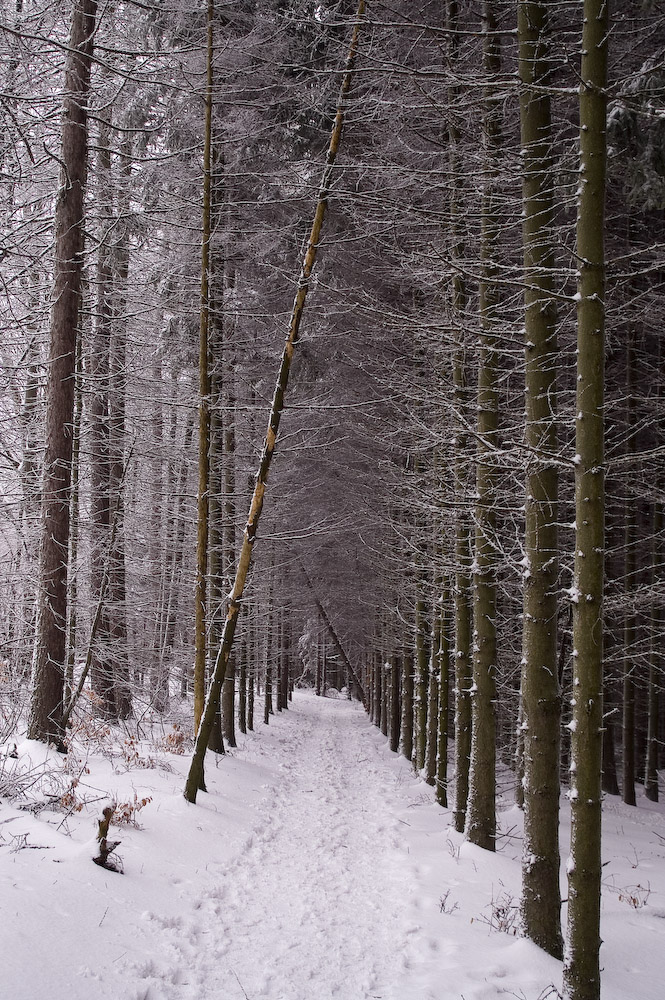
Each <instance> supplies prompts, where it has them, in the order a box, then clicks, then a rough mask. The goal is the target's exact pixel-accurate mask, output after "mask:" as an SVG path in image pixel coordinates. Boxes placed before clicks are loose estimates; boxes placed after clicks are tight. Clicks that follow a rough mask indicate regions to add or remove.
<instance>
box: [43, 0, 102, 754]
mask: <svg viewBox="0 0 665 1000" xmlns="http://www.w3.org/2000/svg"><path fill="white" fill-rule="evenodd" d="M96 13H97V4H96V0H75V2H74V6H73V10H72V21H71V35H70V40H69V48H68V50H67V56H66V62H65V83H64V94H65V97H64V100H63V117H62V154H61V161H62V171H61V178H60V185H61V186H60V191H59V193H58V199H57V203H56V208H55V266H54V290H53V308H52V312H51V322H50V344H49V375H48V386H47V392H46V449H45V453H44V473H43V488H42V528H41V548H40V558H39V599H38V623H37V637H36V644H35V647H36V648H35V658H34V675H33V691H32V702H31V707H30V719H29V723H28V735H29V737H30V738H31V739H38V740H43V741H49V740H52V741H53V742H55V743H56V744H57V745H58V746H62V737H63V733H62V727H61V718H62V711H63V690H64V678H65V647H66V627H67V554H68V548H69V503H70V487H71V468H72V434H71V427H72V421H73V416H74V385H75V373H76V335H77V331H78V327H79V311H80V298H81V279H82V272H83V220H84V194H85V183H86V172H87V161H88V122H87V107H88V94H89V90H90V66H91V62H92V50H93V34H94V30H95V18H96Z"/></svg>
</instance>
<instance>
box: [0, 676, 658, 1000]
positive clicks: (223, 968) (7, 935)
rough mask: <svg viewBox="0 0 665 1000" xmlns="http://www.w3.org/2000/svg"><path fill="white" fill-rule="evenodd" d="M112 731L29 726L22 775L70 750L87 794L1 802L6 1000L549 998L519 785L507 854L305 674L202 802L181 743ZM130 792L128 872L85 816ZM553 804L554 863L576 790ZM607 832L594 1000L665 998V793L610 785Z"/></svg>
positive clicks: (555, 970) (51, 778)
mask: <svg viewBox="0 0 665 1000" xmlns="http://www.w3.org/2000/svg"><path fill="white" fill-rule="evenodd" d="M112 746H114V747H115V750H114V752H113V753H109V746H108V743H103V744H102V745H101V746H100V747H99V749H98V750H97V751H96V752H95V749H94V747H92V748H88V749H87V751H86V749H85V748H83V747H82V748H81V749H80V750H79V753H80V754H81V756H80V757H79V758H76V757H75V758H74V759H73V760H71V761H66V762H63V761H62V759H61V758H60V756H59V755H56V754H54V753H53V752H52V751H49V750H47V749H46V748H45V747H43V746H42V745H41V744H36V743H31V742H30V741H27V740H26V741H25V742H23V743H21V744H20V745H19V753H20V754H22V760H23V761H24V766H25V767H26V768H27V771H26V773H27V774H29V775H33V773H34V771H33V769H34V768H35V767H36V766H37V765H38V764H39V761H40V760H41V761H42V762H45V765H46V771H45V778H44V782H45V788H46V790H47V791H48V790H49V789H51V787H52V783H53V782H55V781H56V779H57V780H60V781H64V782H69V781H70V780H71V779H70V776H71V774H72V773H73V772H72V768H74V767H76V771H75V772H74V773H76V774H80V777H81V782H80V785H79V786H77V789H78V791H79V792H80V794H81V795H85V796H86V797H87V798H89V799H90V804H89V806H87V807H86V808H84V809H82V810H80V811H76V810H75V811H70V812H69V813H68V814H67V816H65V817H63V812H62V809H56V810H53V811H50V810H47V809H43V810H40V811H39V812H38V814H36V815H35V814H34V813H33V812H32V810H30V809H27V810H25V809H20V808H18V807H17V805H16V804H15V803H7V802H0V901H1V903H2V913H3V926H2V935H1V937H0V950H1V952H2V958H3V966H2V973H3V974H2V980H0V1000H5V998H6V1000H35V998H36V997H40V996H43V995H44V993H45V992H46V993H48V996H49V998H50V1000H513V998H515V997H517V998H520V1000H546V998H548V1000H554V998H555V997H556V996H557V995H558V994H557V989H560V986H561V964H560V963H559V962H556V961H555V960H554V959H552V958H550V957H549V956H547V955H545V954H544V953H543V952H542V951H540V950H539V949H538V948H537V947H536V946H535V945H534V944H532V943H531V942H530V941H527V940H525V939H523V938H520V937H519V936H516V930H517V928H516V926H515V925H514V924H510V922H509V920H508V922H506V918H510V917H511V916H515V915H516V907H517V900H518V898H519V892H520V855H521V823H522V816H521V813H520V812H519V810H517V809H516V808H515V807H514V805H513V804H512V801H511V798H510V796H507V797H506V800H504V801H503V802H501V801H500V803H499V809H500V812H499V828H500V834H499V837H498V840H497V853H496V854H494V853H489V852H487V851H482V850H480V848H476V847H473V846H472V845H471V844H469V843H466V842H465V841H464V839H463V837H462V836H461V834H457V833H455V832H454V831H453V830H452V829H451V828H450V826H449V823H450V813H449V812H448V811H447V810H445V809H441V808H439V806H437V805H436V803H435V802H434V796H433V791H432V789H431V788H428V787H427V786H426V785H424V784H423V783H422V781H421V780H420V779H419V778H418V777H416V776H415V775H414V773H413V769H412V767H411V765H410V764H409V763H408V762H407V761H406V760H405V759H404V758H403V757H400V756H398V755H396V754H392V753H390V750H389V749H388V746H387V741H386V739H385V737H383V736H382V735H381V734H380V733H379V732H378V730H377V729H375V728H374V726H372V725H371V724H370V723H369V721H368V719H367V716H366V715H365V713H364V712H363V710H362V708H361V707H360V706H359V705H357V704H351V703H350V702H347V701H334V700H329V699H321V698H316V697H315V696H314V695H313V694H312V693H311V692H297V693H296V699H295V701H294V703H293V706H292V708H291V709H290V710H289V711H288V712H284V713H282V714H280V715H277V716H275V717H274V719H273V720H272V721H271V725H270V727H269V728H266V727H265V726H263V724H260V725H259V726H258V727H257V732H255V733H253V734H248V735H247V737H243V738H242V739H241V741H240V746H239V747H238V750H237V751H236V752H234V754H233V755H228V756H227V757H226V758H223V759H222V760H221V761H219V762H218V765H217V767H215V762H214V758H212V755H211V759H209V761H208V764H207V779H208V787H209V790H210V794H208V795H200V796H199V801H198V803H197V805H196V806H191V805H189V804H188V803H186V802H185V800H184V798H183V795H182V788H183V781H184V774H185V772H186V770H187V767H188V763H189V762H188V759H187V758H186V757H182V756H174V755H173V754H170V753H169V754H167V753H164V752H162V753H161V755H160V754H159V751H158V750H156V747H155V743H154V741H153V742H150V743H146V744H144V745H142V746H141V747H139V749H140V751H141V755H142V757H141V758H140V759H139V756H138V751H137V745H136V744H134V743H132V744H131V745H130V747H129V750H130V754H129V759H127V755H124V756H123V755H122V754H119V753H118V750H119V745H118V744H112ZM84 754H85V756H84ZM77 760H78V763H77ZM141 761H142V762H141ZM65 764H66V766H67V767H68V768H69V770H68V771H67V772H66V774H65V773H63V774H62V776H61V778H60V779H58V778H57V776H58V774H59V773H60V772H59V771H58V769H60V771H62V769H63V767H64V766H65ZM83 768H84V770H82V769H83ZM56 787H60V788H62V784H61V785H59V786H56ZM134 796H136V797H137V798H138V799H139V800H141V799H143V798H144V797H145V798H146V803H147V804H146V807H145V809H142V810H141V812H140V815H139V817H138V819H139V825H138V826H134V827H132V826H129V827H128V826H122V827H117V828H116V829H117V832H118V837H119V839H120V840H121V841H122V843H121V846H120V850H119V853H121V855H122V858H123V861H124V866H125V875H124V876H119V875H116V874H112V873H110V872H107V871H104V870H103V869H101V868H98V867H97V866H95V865H93V864H92V862H91V857H92V856H93V854H94V853H95V852H96V850H97V844H96V841H95V838H94V835H93V831H94V830H96V818H97V816H98V815H99V809H100V803H102V802H107V801H109V800H111V799H112V800H115V801H117V802H119V803H121V802H132V801H134ZM562 818H563V822H562V831H561V832H562V848H563V858H562V867H563V865H565V859H566V856H567V842H568V835H569V822H568V810H567V807H566V804H565V801H564V802H562ZM114 832H115V831H114ZM604 844H605V848H604V867H603V872H604V882H603V886H604V892H603V902H602V925H601V932H602V936H603V938H604V939H605V941H606V942H607V943H606V944H605V945H604V946H603V951H602V952H601V961H602V964H603V966H604V969H605V972H604V974H603V977H604V981H603V998H604V1000H626V998H628V997H633V996H636V995H638V994H639V995H640V997H641V998H642V1000H656V998H658V1000H660V997H661V996H662V980H663V959H662V955H663V949H662V940H663V928H664V927H665V923H664V920H665V805H663V804H660V805H658V806H654V805H653V804H651V803H647V802H646V801H645V800H644V799H642V800H641V801H640V807H639V808H638V809H634V808H631V807H629V806H624V805H623V804H622V803H620V802H619V801H618V799H612V800H611V801H607V802H606V804H605V819H604ZM562 888H563V889H564V893H565V875H564V873H563V872H562ZM631 899H635V900H637V904H638V905H636V904H635V903H632V904H631V903H630V900H631ZM640 900H641V902H640ZM442 901H444V905H443V907H442V906H441V902H442ZM499 913H502V914H503V917H502V920H504V923H503V930H504V931H506V933H501V932H500V930H498V929H497V927H498V926H499V925H498V923H497V919H496V917H497V916H498V914H499Z"/></svg>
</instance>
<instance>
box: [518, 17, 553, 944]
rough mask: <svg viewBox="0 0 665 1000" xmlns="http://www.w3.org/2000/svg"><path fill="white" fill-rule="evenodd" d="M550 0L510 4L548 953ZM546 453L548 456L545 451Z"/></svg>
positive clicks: (526, 708)
mask: <svg viewBox="0 0 665 1000" xmlns="http://www.w3.org/2000/svg"><path fill="white" fill-rule="evenodd" d="M552 6H553V5H552V4H551V3H549V2H542V0H536V2H534V0H522V2H520V3H519V4H518V8H517V11H518V15H517V16H518V22H517V23H518V39H519V71H520V81H521V84H522V90H521V93H520V120H521V147H522V199H523V218H524V223H523V239H524V280H525V293H524V306H525V319H524V330H525V354H526V383H525V405H526V442H527V446H528V447H529V449H530V453H529V455H528V456H527V476H526V512H525V551H526V559H525V563H526V565H525V570H524V626H523V628H524V632H523V656H522V725H521V730H522V733H523V737H524V746H523V753H524V780H523V794H524V846H523V853H522V903H521V918H522V925H523V928H524V932H525V933H526V934H527V936H528V937H530V938H531V939H532V940H533V941H535V942H536V944H538V945H540V947H541V948H544V949H545V951H547V952H549V953H550V955H554V956H555V958H561V957H562V954H563V939H562V937H561V913H560V911H561V893H560V889H559V794H560V792H559V732H560V724H561V699H560V693H559V677H558V663H557V584H558V539H557V494H558V476H557V469H556V466H555V464H554V454H555V450H556V416H555V413H554V404H555V393H556V369H557V343H556V308H555V303H554V296H553V292H554V281H553V270H554V263H555V260H554V235H553V222H554V191H553V183H554V177H553V163H552V139H553V137H552V116H551V108H550V96H549V93H548V92H547V85H548V81H549V74H550V70H549V63H548V58H547V47H548V33H549V24H548V17H549V9H550V8H552ZM548 458H549V461H548Z"/></svg>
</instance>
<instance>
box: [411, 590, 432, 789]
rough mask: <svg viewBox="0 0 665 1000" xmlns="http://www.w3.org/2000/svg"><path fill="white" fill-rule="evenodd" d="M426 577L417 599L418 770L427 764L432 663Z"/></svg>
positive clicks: (415, 758)
mask: <svg viewBox="0 0 665 1000" xmlns="http://www.w3.org/2000/svg"><path fill="white" fill-rule="evenodd" d="M427 607H428V604H427V595H426V578H425V576H424V574H423V575H422V576H421V577H420V579H419V580H418V596H417V599H416V684H415V692H414V705H413V708H414V715H413V729H414V743H415V748H414V749H415V753H414V755H413V766H414V769H415V770H416V771H422V769H423V768H424V766H425V749H426V747H427V682H428V679H429V677H428V675H429V665H430V645H431V635H430V623H429V620H428V617H427Z"/></svg>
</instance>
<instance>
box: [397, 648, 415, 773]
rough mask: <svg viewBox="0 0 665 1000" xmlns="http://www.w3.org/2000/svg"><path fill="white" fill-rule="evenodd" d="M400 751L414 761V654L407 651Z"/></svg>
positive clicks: (404, 660) (403, 685) (403, 673)
mask: <svg viewBox="0 0 665 1000" xmlns="http://www.w3.org/2000/svg"><path fill="white" fill-rule="evenodd" d="M400 751H401V753H402V756H403V757H406V759H407V760H413V653H412V652H411V649H407V650H406V651H405V653H404V657H403V659H402V725H401V743H400Z"/></svg>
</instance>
